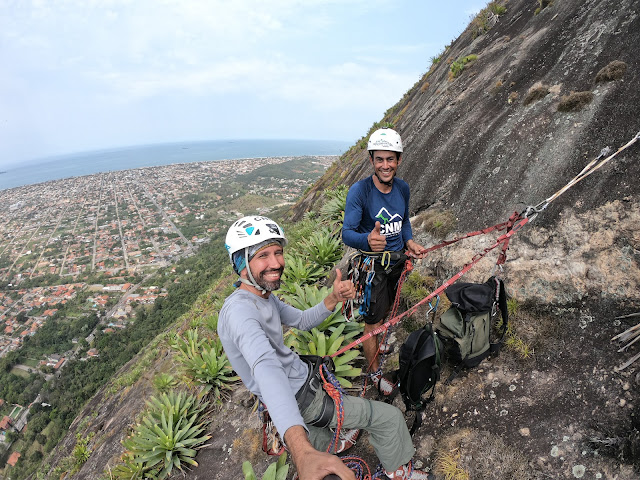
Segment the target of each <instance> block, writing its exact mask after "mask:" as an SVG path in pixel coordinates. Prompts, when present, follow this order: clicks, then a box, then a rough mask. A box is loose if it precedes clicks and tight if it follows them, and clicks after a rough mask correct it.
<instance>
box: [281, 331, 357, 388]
mask: <svg viewBox="0 0 640 480" xmlns="http://www.w3.org/2000/svg"><path fill="white" fill-rule="evenodd" d="M344 327H345V324H342V325H340V326H339V327H338V328H336V329H335V330H334V331H333V332H332V333H331V335H326V334H325V333H324V332H321V331H319V330H318V329H316V328H313V329H311V331H308V332H305V331H303V330H296V329H292V331H293V336H294V341H293V347H294V349H295V350H296V351H297V352H298V353H299V354H300V355H319V356H321V357H326V356H329V355H333V354H334V353H336V352H337V351H338V350H340V348H342V347H343V346H344V345H347V344H348V343H349V342H350V341H351V340H352V339H353V337H354V336H355V335H357V334H358V332H355V331H354V332H352V333H349V334H346V335H343V331H344ZM359 354H360V351H359V350H356V349H351V350H348V351H346V352H345V353H343V354H342V355H340V356H338V357H335V358H334V359H333V363H334V365H335V367H336V368H335V372H334V373H335V376H336V378H337V379H338V381H339V382H340V384H341V385H342V386H343V387H351V386H353V385H352V383H351V382H350V381H349V380H348V379H347V378H346V377H349V378H353V377H358V376H359V375H360V374H361V373H362V369H361V368H355V367H352V366H351V362H352V361H353V360H355V359H356V358H357V357H358V356H359Z"/></svg>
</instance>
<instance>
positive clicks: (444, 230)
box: [411, 210, 456, 238]
mask: <svg viewBox="0 0 640 480" xmlns="http://www.w3.org/2000/svg"><path fill="white" fill-rule="evenodd" d="M411 224H412V226H413V228H422V229H423V230H424V231H426V232H429V233H430V234H431V235H433V236H435V237H437V238H444V237H446V236H447V235H448V234H449V233H450V232H452V231H453V230H454V228H455V226H456V216H455V214H454V213H453V212H452V211H450V210H427V211H425V212H422V213H420V214H418V216H417V217H416V219H415V220H414V221H413V222H411Z"/></svg>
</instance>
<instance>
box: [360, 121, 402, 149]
mask: <svg viewBox="0 0 640 480" xmlns="http://www.w3.org/2000/svg"><path fill="white" fill-rule="evenodd" d="M367 150H369V151H370V152H373V151H375V150H387V151H390V152H398V153H402V138H400V134H399V133H398V132H396V131H395V130H394V129H392V128H386V127H385V128H379V129H378V130H376V131H375V132H373V133H372V134H371V136H370V137H369V142H368V143H367Z"/></svg>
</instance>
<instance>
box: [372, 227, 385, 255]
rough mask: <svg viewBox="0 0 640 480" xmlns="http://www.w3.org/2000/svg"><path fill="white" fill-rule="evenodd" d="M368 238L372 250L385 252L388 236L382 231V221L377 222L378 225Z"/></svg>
mask: <svg viewBox="0 0 640 480" xmlns="http://www.w3.org/2000/svg"><path fill="white" fill-rule="evenodd" d="M367 240H368V241H369V247H370V248H371V251H372V252H384V248H385V247H386V246H387V237H385V236H384V235H382V234H381V233H380V222H376V226H375V227H373V230H371V232H370V233H369V235H368V236H367Z"/></svg>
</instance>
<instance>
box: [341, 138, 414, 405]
mask: <svg viewBox="0 0 640 480" xmlns="http://www.w3.org/2000/svg"><path fill="white" fill-rule="evenodd" d="M367 149H368V150H369V156H370V160H371V166H372V167H373V175H371V176H370V177H367V178H365V179H363V180H360V181H359V182H356V183H355V184H353V185H352V186H351V188H350V189H349V193H348V194H347V204H346V208H345V212H344V223H343V227H342V240H343V241H344V243H345V244H346V245H348V246H350V247H353V248H356V249H358V250H360V251H361V252H363V254H364V255H368V256H371V257H373V261H374V262H375V265H374V268H375V275H374V276H373V280H372V284H371V296H370V300H369V308H368V311H366V312H365V314H364V321H365V328H364V334H365V335H366V334H367V333H369V332H371V331H373V330H374V329H375V328H377V327H378V326H380V325H381V324H382V322H383V320H384V317H385V316H386V315H387V313H388V311H389V309H390V307H391V305H392V304H393V300H394V298H395V295H396V289H397V283H398V279H399V278H400V275H401V274H402V270H403V268H404V262H405V258H406V257H405V256H404V252H405V250H406V251H407V254H408V255H410V256H412V257H417V258H421V257H422V252H423V250H424V248H423V247H422V246H420V245H418V244H417V243H416V242H414V241H413V232H412V231H411V224H410V223H409V185H408V184H407V183H406V182H405V181H404V180H401V179H399V178H395V176H396V172H397V170H398V166H399V165H400V161H401V157H402V150H403V148H402V139H401V138H400V135H399V134H398V133H397V132H396V131H395V130H392V129H391V128H381V129H379V130H376V131H375V132H373V133H372V134H371V136H370V137H369V142H368V145H367ZM382 252H389V255H387V256H383V255H382ZM387 259H389V260H390V262H389V263H387V262H386V260H387ZM362 346H363V350H364V354H365V358H366V359H367V364H368V365H369V371H370V372H371V377H372V379H373V381H374V383H375V384H376V385H377V386H378V388H379V389H380V391H381V392H382V393H383V394H385V395H389V394H391V393H392V391H393V385H392V383H391V382H390V381H389V380H388V379H386V378H385V377H383V376H382V372H381V371H380V362H379V360H378V350H379V348H380V346H379V344H378V337H377V336H373V337H372V338H370V339H369V340H366V341H365V342H363V344H362Z"/></svg>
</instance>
